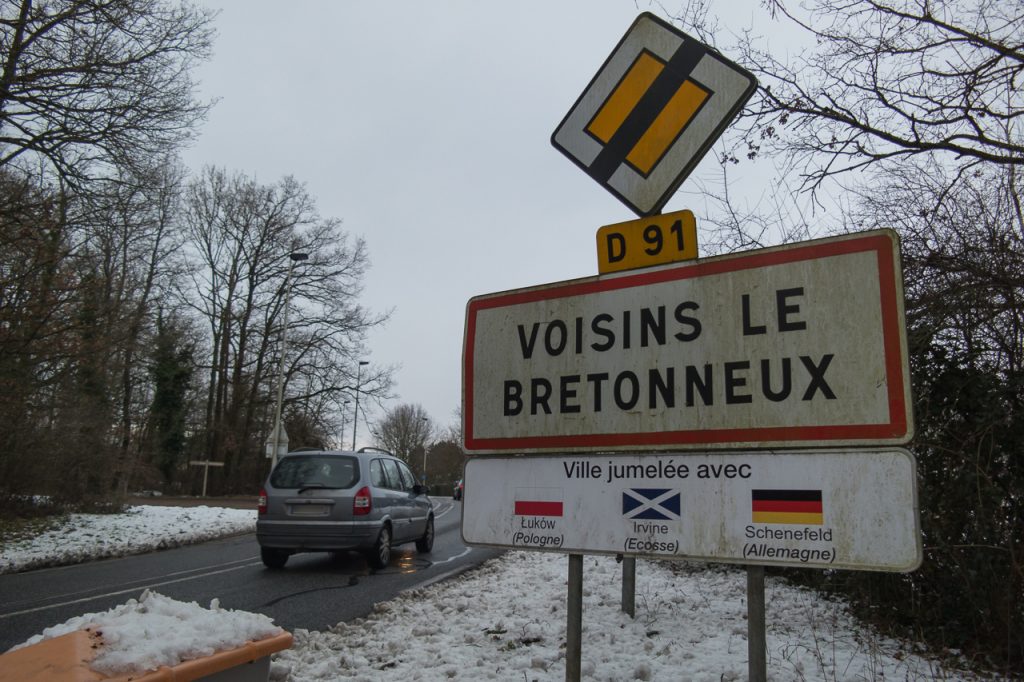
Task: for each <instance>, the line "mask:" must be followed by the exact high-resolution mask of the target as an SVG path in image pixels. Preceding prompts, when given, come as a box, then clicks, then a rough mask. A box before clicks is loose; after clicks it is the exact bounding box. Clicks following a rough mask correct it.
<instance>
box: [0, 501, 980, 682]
mask: <svg viewBox="0 0 1024 682" xmlns="http://www.w3.org/2000/svg"><path fill="white" fill-rule="evenodd" d="M254 523H255V512H252V511H242V510H233V509H218V508H210V507H198V508H176V507H133V508H132V509H131V510H129V512H128V513H126V514H118V515H103V516H98V517H96V516H92V515H75V516H72V517H71V518H70V519H69V521H68V522H67V524H65V525H64V526H63V527H62V528H60V529H57V530H52V531H50V532H48V533H45V534H43V535H41V536H40V537H39V538H37V540H36V541H35V542H29V541H23V542H21V543H17V544H16V545H13V546H10V547H5V548H4V549H3V557H2V562H0V566H2V567H3V569H2V570H8V571H9V570H19V568H23V567H26V566H36V565H53V564H56V563H60V562H62V561H64V560H68V561H76V560H82V559H83V558H84V557H85V556H87V555H88V554H89V553H90V552H91V551H94V550H99V551H100V552H102V554H100V555H101V556H111V555H114V554H125V553H128V552H131V551H135V549H136V547H160V546H168V545H169V544H170V545H173V544H182V543H184V542H186V541H191V540H194V539H196V538H203V539H205V538H209V537H214V536H217V535H221V534H230V533H236V532H240V531H244V530H249V529H251V528H252V527H253V525H254ZM100 540H102V542H101V541H100ZM567 564H568V561H567V558H566V557H565V556H564V555H561V554H542V553H536V552H509V553H507V554H505V555H504V556H502V557H500V558H498V559H495V560H492V561H489V562H487V563H486V564H484V565H483V566H482V567H481V568H479V569H477V570H475V571H471V572H469V573H466V574H463V575H461V576H459V577H456V578H453V579H451V580H448V581H446V582H442V583H438V584H434V585H431V586H429V587H425V588H422V589H418V590H413V591H409V592H406V593H404V594H403V595H401V596H400V597H398V598H396V599H394V600H392V601H389V602H384V603H381V604H378V606H377V608H376V610H375V611H374V613H373V614H371V615H370V616H369V617H367V618H365V619H359V620H357V621H355V622H351V623H340V624H338V625H337V626H335V627H334V628H332V629H331V630H330V631H326V632H318V631H306V630H298V631H296V632H295V633H293V634H294V635H295V645H294V646H293V647H292V648H291V649H290V650H287V651H284V652H281V653H280V654H278V655H277V656H276V657H275V661H274V663H273V665H272V668H271V679H273V680H275V681H277V682H285V681H288V682H304V681H310V682H319V681H327V680H349V679H351V680H366V681H368V682H369V681H373V682H376V681H378V680H403V681H406V680H447V679H462V680H525V681H526V682H530V681H532V680H538V681H542V680H543V681H547V680H562V679H564V676H565V622H566V611H565V597H566V577H567ZM637 564H638V565H637V591H636V595H637V596H636V603H637V609H636V618H635V619H631V618H629V617H628V616H626V615H625V614H623V613H622V612H621V610H620V608H619V600H620V586H621V582H620V580H621V572H620V567H619V565H618V564H617V563H616V562H615V560H614V559H613V558H611V557H591V556H588V557H585V559H584V600H583V601H584V606H583V628H584V631H583V664H582V667H583V677H584V679H588V680H609V681H611V680H614V681H618V680H694V681H700V680H708V681H709V682H710V681H712V680H713V681H715V682H721V681H722V680H742V679H746V677H747V667H746V666H747V664H746V660H747V640H746V580H745V573H744V572H743V571H742V570H740V569H734V568H727V567H721V566H708V565H698V564H669V563H664V562H648V561H643V560H640V561H638V562H637ZM766 599H767V604H768V607H767V608H768V614H767V622H768V627H767V645H768V677H769V679H771V680H782V681H788V680H793V681H803V680H808V681H810V680H822V681H835V680H847V681H856V680H865V681H867V680H934V679H944V680H973V679H976V677H975V676H973V675H971V674H969V673H965V672H960V671H957V670H955V669H952V668H947V667H944V666H942V665H940V664H939V663H938V662H936V661H934V660H932V659H929V658H927V657H924V656H922V655H919V654H917V653H914V647H913V646H912V645H908V644H907V643H902V642H897V641H893V640H889V639H886V638H884V637H880V636H878V635H876V634H873V633H872V632H871V631H870V629H868V628H865V627H862V626H861V625H859V624H858V623H857V622H856V621H855V620H854V619H853V618H852V617H850V616H849V615H848V613H847V611H846V609H845V608H844V607H843V606H842V604H840V603H837V602H833V601H827V600H823V599H822V598H821V597H820V596H818V595H817V594H815V593H814V592H811V591H809V590H805V589H801V588H797V587H792V586H790V585H788V584H786V583H784V582H783V581H779V580H776V579H773V578H768V580H767V586H766ZM146 604H150V605H151V606H150V607H146V608H140V607H143V606H145V605H146ZM119 609H120V612H119ZM146 612H152V613H153V614H154V615H155V616H156V615H159V616H160V617H161V618H163V619H164V620H158V621H154V623H151V624H146V623H142V624H140V622H139V621H138V620H133V623H132V628H131V629H132V630H133V631H135V632H150V633H152V636H151V638H150V639H149V640H147V641H144V642H138V641H136V642H134V643H133V644H132V646H131V648H129V652H130V651H136V652H139V653H138V654H137V657H138V658H139V659H140V660H136V661H134V665H136V666H138V667H140V668H145V667H147V666H152V665H153V664H154V661H160V662H167V661H168V660H169V659H171V658H173V655H174V654H172V652H169V651H167V649H168V647H169V646H170V644H171V643H172V642H173V643H174V646H175V647H178V648H179V649H184V650H188V649H189V647H190V646H193V645H198V644H199V643H198V642H191V643H190V642H189V641H187V638H186V641H182V638H181V637H174V638H167V637H161V636H160V633H161V632H165V631H168V630H169V629H170V626H168V625H167V623H169V622H173V623H174V628H173V629H174V631H175V632H176V633H188V632H193V631H196V632H197V635H196V639H202V640H203V641H206V640H207V639H208V638H207V637H206V635H205V634H198V633H199V627H200V625H199V624H200V622H203V623H205V624H206V625H203V627H214V628H216V627H217V625H215V624H216V623H217V622H218V619H225V620H223V621H221V623H222V624H221V626H220V627H222V628H224V629H225V631H227V632H229V633H231V634H232V635H234V634H238V635H239V636H241V635H246V636H254V635H253V633H256V632H262V631H263V629H267V632H271V631H272V630H273V626H272V625H271V624H270V623H269V622H268V621H267V620H266V619H265V618H264V617H262V616H257V617H255V620H254V621H250V620H249V619H248V618H247V617H246V616H242V617H240V619H239V620H238V621H229V620H227V619H229V618H235V617H236V616H235V615H233V614H236V613H237V612H230V611H225V610H223V609H220V608H219V607H218V605H217V604H216V603H214V604H212V605H211V609H202V608H201V607H198V606H196V605H195V604H191V605H182V604H180V602H173V600H168V599H166V598H165V597H163V596H161V595H156V594H153V593H148V594H146V595H144V599H142V600H141V601H140V602H135V601H130V602H129V603H128V604H127V605H123V606H122V607H118V608H117V609H113V610H112V611H110V612H106V613H104V614H86V615H85V616H82V617H79V618H76V619H72V621H69V624H68V626H67V627H83V626H84V624H87V623H89V622H92V621H94V620H102V622H103V623H105V625H104V631H105V632H106V631H107V630H108V628H110V627H111V625H110V619H111V618H116V616H117V615H118V613H120V615H121V616H123V617H126V618H131V619H138V618H142V617H143V615H144V613H146ZM168 618H171V619H173V621H172V620H167V619H168ZM260 619H263V620H260ZM209 623H214V625H212V626H210V625H209ZM225 623H227V624H226V625H225ZM231 623H236V624H234V625H232V624H231ZM249 627H254V628H255V629H254V630H253V631H251V632H250V631H249V630H247V628H249ZM62 631H63V630H60V629H55V630H53V631H52V632H48V633H47V634H48V635H52V634H54V633H58V632H62ZM163 643H166V644H167V646H166V647H165V646H164V645H163ZM142 652H145V654H146V657H145V659H143V656H142ZM127 658H128V659H129V660H127V662H126V658H125V656H120V655H119V657H118V658H117V661H118V666H125V665H127V664H131V663H133V662H132V661H131V660H130V659H131V655H130V654H129V655H128V657H127ZM119 669H123V668H119Z"/></svg>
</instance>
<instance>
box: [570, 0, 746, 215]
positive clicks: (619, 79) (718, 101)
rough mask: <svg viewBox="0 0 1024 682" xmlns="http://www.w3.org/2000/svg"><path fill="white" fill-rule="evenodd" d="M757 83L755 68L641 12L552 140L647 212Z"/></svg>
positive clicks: (670, 190)
mask: <svg viewBox="0 0 1024 682" xmlns="http://www.w3.org/2000/svg"><path fill="white" fill-rule="evenodd" d="M756 87H757V80H756V79H755V78H754V76H753V74H751V73H750V72H748V71H747V70H745V69H743V68H742V67H740V66H739V65H737V64H734V63H733V62H731V61H729V60H727V59H725V58H724V57H722V56H721V55H720V54H718V53H716V52H714V51H713V50H711V48H709V47H708V46H706V45H704V44H703V43H701V42H700V41H698V40H696V39H694V38H692V37H690V36H688V35H686V34H685V33H683V32H682V31H680V30H678V29H676V28H675V27H674V26H671V25H670V24H667V23H665V22H664V21H662V20H661V19H658V18H657V17H655V16H654V15H653V14H649V13H647V12H645V13H643V14H641V15H640V16H639V17H637V20H636V21H634V22H633V25H632V26H631V27H630V29H629V30H628V31H627V32H626V35H625V36H623V38H622V40H621V41H619V44H618V45H617V46H616V47H615V50H613V51H612V53H611V55H610V56H609V57H608V59H607V60H606V61H605V63H604V65H603V66H602V67H601V70H600V71H598V73H597V75H596V76H594V79H593V80H592V81H591V82H590V85H588V86H587V89H586V90H584V92H583V94H582V95H580V98H579V99H578V100H576V104H574V105H573V107H572V109H571V110H570V111H569V113H568V114H567V115H566V117H565V118H564V119H563V120H562V122H561V124H559V126H558V128H557V129H556V130H555V133H554V135H552V136H551V143H552V144H553V145H554V146H555V147H556V148H557V149H558V150H559V151H561V152H562V153H563V154H565V155H566V156H568V157H569V158H570V159H571V160H572V161H573V162H575V163H576V165H578V166H579V167H580V168H582V169H583V170H584V171H586V173H587V174H588V175H590V176H591V177H592V178H594V179H595V180H597V181H598V182H599V183H601V184H602V185H603V186H604V187H605V188H606V189H607V190H608V191H610V192H611V193H612V194H614V195H615V196H617V197H618V198H619V199H621V200H622V201H623V202H624V203H625V204H626V205H627V206H629V207H630V208H631V209H633V210H634V211H635V212H636V213H637V214H638V215H640V216H648V215H653V214H655V213H658V212H659V211H660V210H661V209H662V207H663V206H664V205H665V203H666V202H667V201H668V200H669V198H670V197H671V196H672V195H673V194H674V193H675V191H676V190H677V189H678V188H679V185H680V184H682V182H683V180H684V179H685V178H686V176H687V175H689V174H690V171H692V170H693V167H694V166H696V165H697V163H698V162H699V161H700V160H701V158H703V156H704V154H705V153H707V151H708V149H710V147H711V145H712V144H714V142H715V140H717V139H718V137H719V136H720V135H721V134H722V131H724V130H725V128H726V127H727V126H728V125H729V123H731V122H732V120H733V118H735V117H736V114H738V113H739V111H740V109H742V108H743V105H744V104H745V103H746V102H747V100H748V99H750V96H751V95H752V94H753V93H754V89H755V88H756Z"/></svg>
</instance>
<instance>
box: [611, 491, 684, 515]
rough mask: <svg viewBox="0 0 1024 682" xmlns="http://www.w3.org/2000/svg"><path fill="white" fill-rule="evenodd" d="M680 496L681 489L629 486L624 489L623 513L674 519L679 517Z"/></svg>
mask: <svg viewBox="0 0 1024 682" xmlns="http://www.w3.org/2000/svg"><path fill="white" fill-rule="evenodd" d="M679 498H680V493H679V491H678V490H672V489H670V488H627V489H626V490H623V491H622V515H623V516H625V517H626V518H627V519H655V520H659V521H674V520H675V519H678V518H679Z"/></svg>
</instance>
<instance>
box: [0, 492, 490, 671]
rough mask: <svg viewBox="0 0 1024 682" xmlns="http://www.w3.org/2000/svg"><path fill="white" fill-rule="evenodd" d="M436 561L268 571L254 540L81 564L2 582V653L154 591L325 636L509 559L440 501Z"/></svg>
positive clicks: (299, 565)
mask: <svg viewBox="0 0 1024 682" xmlns="http://www.w3.org/2000/svg"><path fill="white" fill-rule="evenodd" d="M434 507H435V540H434V549H433V551H432V552H430V553H429V554H419V553H417V552H416V548H415V546H414V545H412V544H409V545H402V546H401V547H397V548H395V550H394V551H393V553H392V557H391V563H390V564H389V565H388V567H387V568H386V569H383V570H373V569H371V568H370V567H369V566H368V565H367V563H366V560H365V559H364V558H363V557H362V555H360V554H357V553H354V552H353V553H347V554H344V555H331V554H297V555H294V556H292V557H291V558H290V559H289V560H288V565H287V566H286V567H285V568H284V569H283V570H278V571H272V570H268V569H266V568H265V567H264V566H263V563H262V562H261V561H260V556H259V546H258V545H257V544H256V535H255V533H251V534H246V535H240V536H236V537H231V538H226V539H222V540H215V541H212V542H206V543H202V544H199V545H190V546H187V547H180V548H177V549H172V550H164V551H161V552H153V553H150V554H141V555H136V556H131V557H123V558H120V559H106V560H102V561H94V562H90V563H85V564H79V565H76V566H65V567H61V568H50V569H42V570H38V571H28V572H26V573H12V574H7V575H0V652H2V651H6V650H7V649H9V648H10V647H11V646H13V645H15V644H19V643H21V642H23V641H25V640H26V639H28V638H29V637H31V636H32V635H35V634H37V633H39V632H41V631H42V630H43V629H44V628H47V627H50V626H52V625H56V624H59V623H63V622H64V621H66V620H67V619H69V618H72V617H74V616H78V615H82V614H84V613H92V612H96V611H105V610H107V609H109V608H111V607H113V606H116V605H118V604H123V603H124V602H126V601H127V600H128V599H132V598H137V597H138V596H139V595H140V594H142V591H143V590H146V589H150V590H154V591H156V592H159V593H160V594H163V595H166V596H168V597H173V598H174V599H178V600H181V601H186V602H192V601H194V602H196V603H198V604H200V605H202V606H209V604H210V601H211V600H212V599H214V598H217V599H219V600H220V605H221V606H222V607H224V608H230V609H242V610H244V611H252V612H256V613H264V614H266V615H268V616H270V617H271V618H273V619H274V622H275V623H277V624H278V625H280V626H281V627H283V628H285V629H286V630H294V629H295V628H306V629H310V630H323V629H326V628H329V627H330V626H332V625H334V624H336V623H338V622H342V621H348V620H351V619H354V618H359V617H361V616H365V615H367V614H368V613H369V612H370V611H371V610H372V608H373V605H374V604H376V603H377V602H381V601H386V600H388V599H391V598H392V597H394V596H395V595H397V594H398V593H399V592H402V591H403V590H407V589H411V588H416V587H421V586H425V585H427V584H430V583H433V582H436V581H438V580H443V579H444V578H446V577H450V576H452V575H454V574H457V573H459V572H461V571H464V570H466V569H468V568H471V567H472V566H475V565H477V564H479V563H481V562H482V561H485V560H486V559H489V558H491V557H494V556H497V555H498V554H499V553H500V552H499V551H497V550H492V549H485V548H470V547H466V546H465V545H464V544H463V543H462V539H461V537H460V534H459V526H460V519H461V513H462V503H461V502H453V501H452V500H451V499H445V498H435V499H434Z"/></svg>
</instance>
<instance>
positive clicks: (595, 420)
mask: <svg viewBox="0 0 1024 682" xmlns="http://www.w3.org/2000/svg"><path fill="white" fill-rule="evenodd" d="M898 251H899V245H898V242H897V238H896V236H895V234H894V233H892V232H890V231H887V230H880V231H874V232H865V233H859V234H856V235H850V236H846V237H839V238H832V239H824V240H817V241H811V242H803V243H800V244H794V245H788V246H784V247H779V248H773V249H765V250H760V251H753V252H747V253H742V254H738V255H733V256H723V257H718V258H708V259H704V260H701V261H699V262H694V263H688V264H683V265H673V266H665V267H661V268H652V269H649V270H644V271H641V272H634V273H625V274H611V275H602V276H598V277H593V278H587V279H579V280H572V281H567V282H560V283H555V284H550V285H545V286H539V287H532V288H528V289H520V290H516V291H508V292H503V293H497V294H490V295H486V296H479V297H476V298H473V299H472V300H470V302H469V304H468V308H467V316H466V333H465V347H464V353H463V362H464V366H463V382H464V385H463V417H464V430H465V433H464V437H465V448H466V450H467V452H469V453H471V454H473V453H501V452H517V453H529V452H535V453H540V452H547V453H553V452H558V453H565V452H595V451H651V450H667V449H673V450H679V449H690V450H696V449H699V450H707V449H711V448H715V449H725V448H750V447H757V448H778V447H812V446H817V447H821V446H849V445H866V444H872V445H878V444H889V445H895V444H902V443H906V442H908V441H909V440H910V439H911V438H912V436H913V433H912V430H913V426H912V424H913V422H912V419H911V416H910V380H909V370H908V365H907V353H906V336H905V332H904V322H903V292H902V281H903V280H902V274H901V272H900V266H899V255H898Z"/></svg>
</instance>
